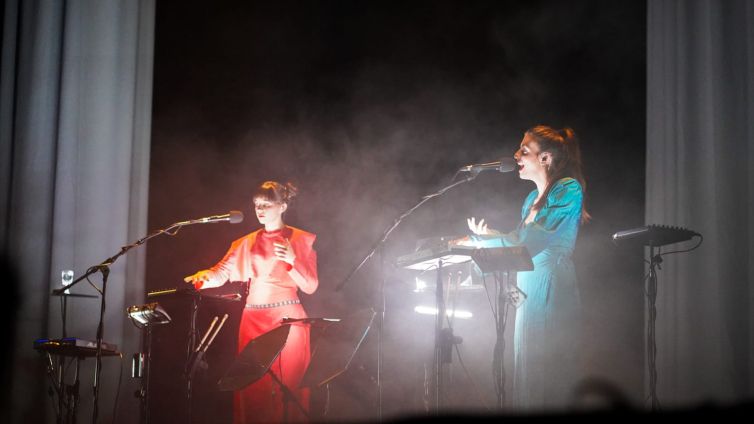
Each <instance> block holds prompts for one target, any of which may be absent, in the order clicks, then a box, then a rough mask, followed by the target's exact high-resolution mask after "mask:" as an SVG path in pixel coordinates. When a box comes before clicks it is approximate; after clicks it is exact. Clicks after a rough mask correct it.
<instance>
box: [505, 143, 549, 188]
mask: <svg viewBox="0 0 754 424" xmlns="http://www.w3.org/2000/svg"><path fill="white" fill-rule="evenodd" d="M540 153H541V152H540V150H539V143H537V142H536V141H535V140H534V139H532V138H531V137H530V136H529V134H526V135H524V139H523V140H521V147H519V149H518V151H516V153H515V154H514V155H513V158H514V159H516V163H517V164H518V176H519V177H520V178H521V179H522V180H532V181H535V182H536V181H538V180H542V181H547V171H546V170H545V166H544V165H543V164H542V161H541V157H540Z"/></svg>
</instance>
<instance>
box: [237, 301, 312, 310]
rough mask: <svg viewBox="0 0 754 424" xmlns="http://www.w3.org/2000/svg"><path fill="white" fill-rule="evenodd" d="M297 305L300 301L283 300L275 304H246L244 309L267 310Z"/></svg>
mask: <svg viewBox="0 0 754 424" xmlns="http://www.w3.org/2000/svg"><path fill="white" fill-rule="evenodd" d="M299 303H301V301H300V300H299V299H295V300H283V301H280V302H275V303H262V304H257V305H252V304H248V303H247V304H246V307H247V308H251V309H268V308H277V307H279V306H285V305H298V304H299Z"/></svg>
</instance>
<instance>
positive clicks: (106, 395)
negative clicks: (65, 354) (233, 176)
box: [0, 0, 154, 422]
mask: <svg viewBox="0 0 754 424" xmlns="http://www.w3.org/2000/svg"><path fill="white" fill-rule="evenodd" d="M3 28H4V31H3V46H2V49H3V50H2V80H1V85H0V87H1V88H2V103H0V136H1V137H2V143H1V146H0V149H2V150H1V151H0V202H1V203H0V219H1V220H2V221H0V237H1V238H0V242H2V245H1V246H0V249H2V252H0V253H3V254H5V255H7V256H8V258H9V260H10V262H11V264H12V265H13V266H14V267H15V269H16V271H17V273H18V275H19V279H18V280H19V281H18V282H17V283H18V287H19V292H20V296H21V299H20V302H18V304H17V305H14V306H16V307H17V311H16V313H17V325H16V336H15V341H14V342H13V343H12V344H11V346H12V355H13V362H12V363H11V364H10V365H11V367H12V372H11V375H10V377H11V382H10V384H11V387H10V388H9V391H10V393H11V399H10V400H9V402H8V401H6V402H7V403H9V409H10V418H11V420H12V422H24V421H25V422H38V421H40V420H42V417H43V414H44V419H45V420H47V421H51V420H53V419H54V417H53V416H52V408H51V406H50V405H51V401H50V400H49V399H48V396H47V395H46V389H47V386H48V382H47V379H46V376H45V374H44V361H43V359H42V358H41V357H40V356H39V355H37V353H36V352H34V350H33V349H32V342H33V340H35V339H36V338H40V337H48V338H59V337H61V336H62V328H61V311H60V302H59V299H58V298H56V297H51V296H50V291H51V290H52V289H54V288H57V287H59V285H60V281H61V278H60V273H61V270H63V269H72V270H75V271H76V273H77V276H78V275H81V274H82V273H84V272H85V270H86V269H87V268H88V267H89V266H91V265H95V264H98V263H100V262H101V261H103V260H104V259H106V258H108V257H109V256H112V255H114V254H115V253H117V252H118V251H119V250H120V248H121V246H123V245H125V244H127V243H129V242H131V241H135V240H137V239H138V238H140V237H141V236H143V235H145V234H146V232H147V225H146V220H147V194H148V191H147V190H148V178H149V173H148V171H149V137H150V127H151V118H150V117H151V101H152V64H153V44H154V0H110V1H98V0H89V1H85V0H67V1H59V0H49V1H43V0H24V1H19V0H6V2H5V12H4V27H3ZM145 252H146V251H145V248H144V247H141V248H137V249H134V250H131V251H130V252H129V253H128V254H127V255H125V256H123V257H121V258H120V259H119V260H118V261H117V262H116V263H115V265H114V266H112V268H111V272H110V277H109V280H108V284H107V297H106V300H107V312H106V317H105V332H104V339H105V341H107V342H110V343H115V344H117V345H118V347H119V350H120V351H121V352H123V354H124V359H123V361H124V364H123V383H122V386H121V388H120V408H119V410H120V413H119V414H118V420H117V421H120V422H137V421H138V419H139V415H138V413H136V412H135V411H138V407H139V406H138V403H137V402H136V400H135V399H134V397H133V393H134V391H135V389H136V388H137V387H138V382H136V381H133V380H132V379H131V378H130V356H131V354H132V353H134V352H137V351H139V350H140V339H141V334H140V333H139V332H138V330H137V329H136V328H134V327H133V326H132V325H131V324H130V323H129V322H128V321H127V320H126V319H125V312H124V310H125V308H126V307H127V306H129V305H131V304H137V303H142V302H143V301H144V257H145ZM92 280H93V281H94V282H95V283H96V284H97V285H98V286H101V278H100V277H99V276H96V277H94V278H92ZM74 291H75V292H79V293H86V294H97V293H96V291H95V290H94V289H93V288H91V287H90V286H89V285H88V284H86V283H84V284H79V286H78V287H77V288H76V289H75V290H74ZM99 305H100V304H99V300H98V299H87V298H71V299H70V300H69V301H68V326H67V330H68V331H67V333H68V335H69V336H75V337H78V338H83V339H90V340H94V339H95V338H96V327H97V319H98V316H99ZM93 363H94V360H93V359H87V360H86V361H84V363H83V365H84V367H83V368H82V371H81V376H80V378H81V388H80V393H79V394H80V398H81V406H80V410H79V421H81V420H90V417H89V416H88V415H89V414H91V398H92V396H91V392H92V390H91V386H92V383H93ZM120 366H121V363H120V361H119V360H118V359H117V358H105V359H104V360H103V371H102V381H101V389H100V402H99V418H100V421H110V420H111V418H112V413H113V404H114V399H115V391H116V389H117V383H118V377H119V373H120ZM71 376H72V374H70V375H69V377H71Z"/></svg>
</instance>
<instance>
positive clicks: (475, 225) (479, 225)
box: [466, 216, 492, 236]
mask: <svg viewBox="0 0 754 424" xmlns="http://www.w3.org/2000/svg"><path fill="white" fill-rule="evenodd" d="M466 223H467V224H468V225H469V229H470V230H471V232H472V233H474V234H476V235H480V236H482V235H485V234H492V232H491V231H490V230H489V228H487V224H486V223H485V222H484V218H482V219H480V220H479V222H476V219H475V218H474V217H473V216H472V217H471V218H468V219H466Z"/></svg>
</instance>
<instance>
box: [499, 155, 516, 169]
mask: <svg viewBox="0 0 754 424" xmlns="http://www.w3.org/2000/svg"><path fill="white" fill-rule="evenodd" d="M516 168H517V166H516V161H515V160H513V158H502V159H500V172H511V171H513V170H514V169H516Z"/></svg>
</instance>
